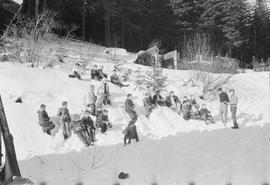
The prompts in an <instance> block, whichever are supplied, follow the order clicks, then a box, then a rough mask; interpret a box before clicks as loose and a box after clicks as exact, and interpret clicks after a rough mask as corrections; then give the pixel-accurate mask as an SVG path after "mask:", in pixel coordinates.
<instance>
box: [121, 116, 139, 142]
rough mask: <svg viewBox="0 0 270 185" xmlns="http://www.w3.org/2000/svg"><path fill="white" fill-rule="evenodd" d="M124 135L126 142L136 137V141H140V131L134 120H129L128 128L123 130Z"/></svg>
mask: <svg viewBox="0 0 270 185" xmlns="http://www.w3.org/2000/svg"><path fill="white" fill-rule="evenodd" d="M123 133H124V134H125V135H124V144H125V145H126V144H130V143H131V139H136V142H138V141H139V137H138V132H137V128H136V125H135V123H134V122H133V121H129V124H128V126H127V128H126V129H125V130H124V131H123ZM127 140H128V143H127Z"/></svg>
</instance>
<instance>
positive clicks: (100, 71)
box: [98, 69, 107, 80]
mask: <svg viewBox="0 0 270 185" xmlns="http://www.w3.org/2000/svg"><path fill="white" fill-rule="evenodd" d="M103 78H107V74H105V73H104V72H103V70H101V69H99V70H98V79H99V80H102V79H103Z"/></svg>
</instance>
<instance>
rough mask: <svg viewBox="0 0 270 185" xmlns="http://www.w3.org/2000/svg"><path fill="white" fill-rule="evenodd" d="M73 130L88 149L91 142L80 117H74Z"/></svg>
mask: <svg viewBox="0 0 270 185" xmlns="http://www.w3.org/2000/svg"><path fill="white" fill-rule="evenodd" d="M71 129H72V131H73V133H74V134H76V135H77V136H78V138H79V139H80V140H81V141H82V142H83V144H84V145H85V146H86V147H88V146H90V145H91V141H90V139H89V137H88V133H87V129H86V126H85V124H84V123H83V122H82V120H81V119H80V118H79V115H75V116H74V120H73V121H72V122H71Z"/></svg>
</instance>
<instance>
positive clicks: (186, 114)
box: [182, 100, 191, 120]
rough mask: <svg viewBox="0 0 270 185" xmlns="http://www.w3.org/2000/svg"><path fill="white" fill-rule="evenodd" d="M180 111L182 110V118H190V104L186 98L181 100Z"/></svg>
mask: <svg viewBox="0 0 270 185" xmlns="http://www.w3.org/2000/svg"><path fill="white" fill-rule="evenodd" d="M182 111H183V118H184V119H185V120H189V119H190V118H191V105H190V104H189V102H188V101H186V100H184V101H183V106H182Z"/></svg>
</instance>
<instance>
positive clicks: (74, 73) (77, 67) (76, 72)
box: [68, 63, 81, 80]
mask: <svg viewBox="0 0 270 185" xmlns="http://www.w3.org/2000/svg"><path fill="white" fill-rule="evenodd" d="M68 76H69V77H70V78H78V79H79V80H80V79H81V71H80V64H79V63H76V64H75V65H74V66H73V68H72V71H71V74H70V75H68Z"/></svg>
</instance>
